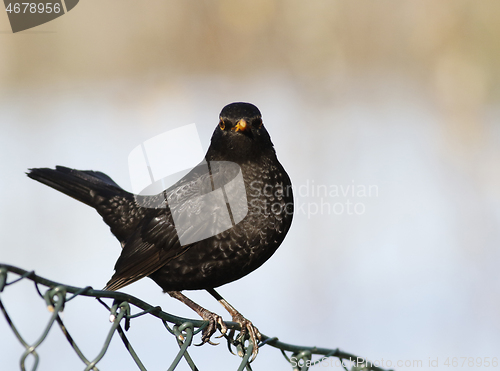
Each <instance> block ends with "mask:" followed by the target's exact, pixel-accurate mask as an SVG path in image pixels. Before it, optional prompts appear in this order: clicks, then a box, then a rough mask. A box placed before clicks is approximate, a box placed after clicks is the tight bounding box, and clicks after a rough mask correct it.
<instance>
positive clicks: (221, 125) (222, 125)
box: [219, 119, 226, 130]
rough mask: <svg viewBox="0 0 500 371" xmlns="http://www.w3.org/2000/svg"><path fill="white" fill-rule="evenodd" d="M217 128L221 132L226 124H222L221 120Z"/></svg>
mask: <svg viewBox="0 0 500 371" xmlns="http://www.w3.org/2000/svg"><path fill="white" fill-rule="evenodd" d="M219 127H220V129H221V130H224V128H225V127H226V124H224V121H222V119H221V120H220V121H219Z"/></svg>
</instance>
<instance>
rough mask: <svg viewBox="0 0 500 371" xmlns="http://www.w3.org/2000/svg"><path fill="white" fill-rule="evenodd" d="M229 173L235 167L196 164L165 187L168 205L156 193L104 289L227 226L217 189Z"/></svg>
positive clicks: (130, 279)
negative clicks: (169, 186) (198, 165)
mask: <svg viewBox="0 0 500 371" xmlns="http://www.w3.org/2000/svg"><path fill="white" fill-rule="evenodd" d="M228 173H230V174H229V175H228ZM231 176H233V177H234V167H232V168H231V169H230V170H225V169H222V170H221V169H220V168H217V169H216V170H215V171H213V172H212V174H210V173H209V172H208V169H207V171H204V170H203V169H201V170H200V169H195V170H193V171H192V172H191V173H189V174H188V175H186V177H184V178H183V179H181V181H179V182H178V183H177V184H175V185H174V186H173V187H171V188H169V189H168V190H167V191H166V193H167V200H168V202H167V204H168V206H166V207H159V205H160V203H159V199H160V198H161V197H164V196H163V195H161V194H160V195H157V196H154V197H157V198H156V199H155V200H154V201H152V202H151V205H155V206H156V207H154V208H153V207H152V208H150V209H148V210H147V211H146V212H145V215H144V218H143V220H142V222H141V223H140V224H139V225H138V226H137V228H136V230H135V232H134V233H133V234H132V236H131V237H130V238H129V239H128V240H127V242H126V243H125V245H124V247H123V250H122V253H121V255H120V258H119V259H118V261H117V262H116V265H115V274H114V275H113V277H112V278H111V280H110V281H109V282H108V284H107V285H106V289H107V290H118V289H120V288H122V287H124V286H127V285H129V284H131V283H133V282H135V281H137V280H139V279H141V278H143V277H146V276H149V275H150V274H152V273H154V272H155V271H157V270H158V269H160V268H161V267H162V266H164V265H165V264H167V263H168V262H169V261H170V260H172V259H175V258H176V257H178V256H180V255H182V254H183V253H184V252H186V251H187V250H188V249H189V248H190V247H191V246H192V245H193V244H194V243H196V242H198V241H201V240H204V239H206V238H209V237H212V236H215V235H217V234H218V233H221V232H223V231H224V230H227V229H229V228H231V227H232V226H233V224H232V221H231V216H230V214H229V212H228V209H227V205H226V201H225V198H224V194H223V192H222V190H221V189H220V186H221V185H223V184H225V182H226V181H227V180H228V179H230V178H231ZM217 186H219V188H216V187H217ZM212 187H214V188H215V189H214V188H212ZM150 200H153V199H152V198H151V199H150ZM164 206H165V204H164Z"/></svg>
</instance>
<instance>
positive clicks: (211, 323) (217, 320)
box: [196, 310, 227, 346]
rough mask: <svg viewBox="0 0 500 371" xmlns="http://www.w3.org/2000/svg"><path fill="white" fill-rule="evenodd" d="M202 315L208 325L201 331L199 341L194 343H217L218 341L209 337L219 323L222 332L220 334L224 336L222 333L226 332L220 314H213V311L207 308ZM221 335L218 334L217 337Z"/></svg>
mask: <svg viewBox="0 0 500 371" xmlns="http://www.w3.org/2000/svg"><path fill="white" fill-rule="evenodd" d="M202 317H203V319H204V320H205V321H208V325H207V327H205V328H204V329H203V331H202V332H201V343H200V344H196V345H197V346H200V345H203V344H205V343H209V344H210V345H218V344H219V343H214V342H212V341H211V340H210V338H211V337H212V335H213V334H215V332H216V331H217V325H219V328H220V332H221V334H222V335H221V336H224V334H226V332H227V326H226V324H225V323H224V321H223V320H222V317H221V316H219V315H218V314H215V313H213V312H210V311H208V310H207V311H206V312H205V313H203V316H202ZM221 336H219V337H221Z"/></svg>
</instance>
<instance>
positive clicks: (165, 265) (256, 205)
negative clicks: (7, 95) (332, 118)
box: [27, 103, 293, 359]
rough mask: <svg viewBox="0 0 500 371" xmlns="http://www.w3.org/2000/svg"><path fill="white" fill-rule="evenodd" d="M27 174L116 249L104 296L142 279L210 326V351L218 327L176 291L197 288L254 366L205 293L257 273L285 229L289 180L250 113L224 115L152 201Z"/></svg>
mask: <svg viewBox="0 0 500 371" xmlns="http://www.w3.org/2000/svg"><path fill="white" fill-rule="evenodd" d="M167 161H175V159H167ZM27 175H28V176H29V177H30V178H32V179H35V180H37V181H39V182H41V183H44V184H46V185H48V186H50V187H52V188H55V189H57V190H58V191H61V192H63V193H65V194H67V195H69V196H71V197H73V198H75V199H77V200H78V201H81V202H83V203H85V204H87V205H89V206H91V207H93V208H95V209H96V210H97V212H98V213H99V214H100V215H101V216H102V218H103V219H104V222H105V223H106V224H108V225H109V227H110V229H111V232H112V233H113V234H114V235H115V236H116V238H118V240H119V241H120V242H121V245H122V248H123V249H122V253H121V255H120V257H119V259H118V261H117V262H116V265H115V274H114V275H113V277H112V278H111V280H110V281H109V282H108V283H107V285H106V287H105V289H107V290H118V289H121V288H122V287H124V286H127V285H129V284H131V283H133V282H135V281H137V280H139V279H141V278H143V277H146V276H147V277H150V278H151V279H153V280H154V281H155V282H156V283H157V284H158V285H159V286H160V287H161V288H162V289H163V290H164V292H167V293H168V294H170V295H171V296H172V297H174V298H176V299H178V300H180V301H182V302H184V303H185V304H187V305H188V306H189V307H190V308H192V309H193V310H194V311H196V312H197V313H198V314H199V315H200V316H201V317H202V318H203V319H205V320H207V321H209V325H208V326H207V327H206V328H205V329H204V331H203V333H202V344H203V343H206V342H210V338H211V336H212V335H213V334H214V332H215V331H216V329H217V325H219V326H220V330H221V332H222V333H223V334H224V333H226V331H227V327H226V325H225V324H224V322H223V321H222V318H221V317H220V316H218V315H217V314H215V313H212V312H210V311H208V310H206V309H204V308H202V307H201V306H199V305H198V304H196V303H194V302H193V301H191V300H190V299H189V298H187V297H186V296H184V295H183V294H182V293H181V292H180V291H182V290H200V289H205V290H207V291H208V292H209V293H210V294H211V295H213V296H214V297H215V298H216V299H217V300H218V301H219V302H220V303H221V304H222V305H223V306H224V307H225V308H226V310H228V312H229V313H230V314H231V316H232V318H233V321H235V322H238V323H240V325H241V334H240V336H242V337H243V338H244V337H245V335H247V334H248V335H249V337H250V339H251V341H252V342H253V344H254V350H253V358H255V356H256V354H257V350H258V347H257V341H258V340H260V338H261V335H260V333H259V331H258V330H257V328H256V327H255V326H253V324H252V323H251V322H250V321H248V320H247V319H245V318H244V317H243V316H242V315H241V314H240V313H239V312H238V311H236V310H235V309H234V308H233V307H232V306H231V305H230V304H229V303H227V302H226V301H225V300H224V299H223V298H222V297H221V296H220V295H219V294H218V293H217V292H216V291H215V290H214V288H215V287H218V286H221V285H224V284H226V283H228V282H232V281H235V280H237V279H240V278H241V277H243V276H245V275H247V274H249V273H250V272H252V271H253V270H255V269H257V268H258V267H260V266H261V265H262V264H263V263H264V262H265V261H266V260H268V259H269V258H270V257H271V255H273V253H274V252H275V251H276V249H277V248H278V247H279V246H280V244H281V243H282V241H283V239H284V238H285V235H286V234H287V232H288V230H289V228H290V225H291V222H292V216H293V195H292V188H291V182H290V178H289V177H288V174H287V173H286V171H285V169H284V168H283V166H282V165H281V164H280V162H279V161H278V159H277V157H276V152H275V150H274V146H273V143H272V142H271V138H270V136H269V134H268V132H267V130H266V128H265V127H264V125H263V123H262V117H261V113H260V111H259V110H258V108H257V107H255V106H254V105H252V104H250V103H231V104H229V105H227V106H225V107H224V108H223V109H222V111H221V113H220V117H219V125H218V126H217V128H216V129H215V131H214V133H213V135H212V139H211V144H210V147H209V149H208V151H207V154H206V156H205V159H204V161H203V162H202V163H201V164H200V166H198V167H196V168H194V169H193V170H192V171H191V172H190V173H188V174H187V175H186V176H185V177H183V178H182V179H181V180H179V181H178V182H177V183H176V184H174V185H173V186H171V187H170V188H168V189H167V190H165V191H164V192H162V193H160V194H158V195H155V196H138V195H134V194H132V193H129V192H127V191H125V190H123V189H122V188H120V186H118V184H116V183H115V182H114V181H113V180H112V179H111V178H110V177H109V176H107V175H106V174H103V173H101V172H97V171H90V170H85V171H82V170H74V169H69V168H66V167H62V166H56V168H55V169H48V168H39V169H30V172H29V173H28V174H27ZM210 195H212V196H214V197H210ZM215 196H217V197H215ZM221 197H223V198H221ZM221 200H223V201H222V203H221ZM228 216H229V218H228ZM228 220H229V223H230V224H229V225H228ZM233 335H234V332H232V333H231V334H230V336H231V337H232V336H233ZM253 358H252V359H253Z"/></svg>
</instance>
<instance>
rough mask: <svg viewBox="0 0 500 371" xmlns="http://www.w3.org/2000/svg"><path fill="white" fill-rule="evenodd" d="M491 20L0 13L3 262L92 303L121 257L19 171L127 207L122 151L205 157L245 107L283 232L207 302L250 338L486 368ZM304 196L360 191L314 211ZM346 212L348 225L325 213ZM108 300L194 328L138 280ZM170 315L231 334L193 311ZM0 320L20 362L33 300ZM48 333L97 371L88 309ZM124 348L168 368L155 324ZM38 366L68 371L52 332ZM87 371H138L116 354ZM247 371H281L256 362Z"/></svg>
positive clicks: (149, 7)
mask: <svg viewBox="0 0 500 371" xmlns="http://www.w3.org/2000/svg"><path fill="white" fill-rule="evenodd" d="M499 19H500V3H499V2H498V1H495V0H491V1H487V0H485V1H474V2H471V1H463V0H453V1H451V0H449V1H446V0H443V1H431V0H420V1H405V2H396V1H386V0H379V1H368V0H367V1H317V0H312V1H307V2H304V1H295V0H287V1H284V0H281V1H269V0H253V1H250V0H245V1H239V0H238V1H234V0H231V1H230V0H219V1H215V0H214V1H210V0H204V1H198V2H194V1H184V2H173V1H149V2H137V1H130V0H85V1H80V3H79V4H78V5H77V6H76V7H75V8H74V9H73V10H71V12H69V13H68V14H66V15H64V16H62V17H60V18H58V19H56V20H54V21H52V22H50V23H47V24H44V25H41V26H39V27H36V28H33V29H30V30H27V31H23V32H20V33H16V34H12V32H11V30H10V25H9V23H8V18H7V14H6V13H3V12H2V14H0V98H1V99H0V123H1V135H0V151H1V153H0V155H1V167H2V177H1V181H0V190H1V194H2V195H3V197H2V201H1V203H0V207H1V212H0V233H1V236H2V244H1V247H0V261H1V262H3V263H7V264H12V265H16V266H19V267H21V268H24V269H26V270H35V271H36V272H37V273H38V274H39V275H42V276H45V277H47V278H49V279H52V280H55V281H58V282H62V283H65V284H69V285H75V286H82V287H84V286H88V285H90V286H93V287H94V288H100V287H103V286H104V285H105V283H106V282H107V281H108V279H109V278H110V277H111V275H112V273H113V266H114V263H115V260H116V259H117V257H118V256H119V253H120V245H119V243H118V242H117V241H116V239H115V238H114V237H113V236H112V235H111V233H110V232H109V229H108V227H107V226H106V225H105V224H104V223H103V222H102V220H101V218H100V217H99V215H98V214H97V213H96V212H95V211H94V210H92V209H91V208H89V207H87V206H86V205H83V204H80V203H78V202H77V201H75V200H73V199H71V198H69V197H67V196H65V195H63V194H61V193H58V192H56V191H54V190H52V189H50V188H48V187H46V186H43V185H41V184H38V183H36V182H34V181H32V180H30V179H28V178H27V177H26V176H25V172H26V171H27V169H28V168H31V167H53V166H55V165H64V166H69V167H74V168H77V169H93V170H100V171H103V172H105V173H107V174H108V175H110V176H111V177H112V178H113V179H114V180H115V181H117V182H118V183H119V184H121V185H122V186H123V187H124V188H126V189H130V180H129V175H128V163H127V158H128V155H129V153H130V151H131V150H132V149H133V148H134V147H136V146H137V145H139V144H140V143H141V142H143V141H144V140H147V139H149V138H151V137H153V136H155V135H158V134H161V133H163V132H165V131H167V130H170V129H173V128H176V127H179V126H183V125H187V124H191V123H196V125H197V128H198V132H199V134H200V138H201V142H202V144H203V146H204V149H206V148H208V145H209V141H210V137H211V134H212V132H213V130H214V129H215V127H216V125H217V123H218V114H219V112H220V110H221V108H222V107H223V106H224V105H225V104H227V103H230V102H234V101H249V102H252V103H254V104H256V105H257V106H258V107H259V108H260V110H261V112H262V114H263V118H264V123H265V125H266V127H267V129H268V131H269V132H270V134H271V137H272V139H273V142H274V144H275V147H276V150H277V154H278V158H279V159H280V161H281V162H282V164H283V165H284V167H285V168H286V169H287V171H288V173H289V175H290V177H291V179H292V182H293V183H294V186H295V189H296V194H295V202H296V205H297V211H296V215H295V217H294V222H293V225H292V228H291V230H290V232H289V234H288V236H287V238H286V239H285V241H284V243H283V244H282V246H281V247H280V249H279V250H278V251H277V252H276V254H275V255H274V256H273V257H272V258H271V259H270V260H269V261H268V262H267V263H266V264H264V265H263V266H262V267H261V268H260V269H259V270H257V271H255V272H253V273H252V274H250V275H249V276H247V277H245V278H243V279H241V280H239V281H237V282H234V283H231V284H228V285H226V286H223V287H222V288H221V289H220V293H221V294H222V295H223V296H224V297H225V298H226V299H227V300H228V301H229V302H230V303H232V304H233V305H234V306H235V307H236V308H238V309H240V310H241V311H242V312H243V314H244V315H245V316H246V317H247V318H249V319H250V320H252V321H253V322H254V324H256V326H257V327H258V328H259V329H260V330H261V331H262V332H263V333H265V334H266V335H269V336H277V337H279V338H280V340H282V341H285V342H289V343H293V344H300V345H307V346H313V345H317V346H319V347H328V348H336V347H340V348H341V349H342V350H345V351H348V352H351V353H354V354H358V355H360V356H362V357H367V358H369V359H371V360H374V361H379V362H380V361H381V360H382V359H383V360H385V361H387V360H391V361H392V362H393V363H392V368H396V369H413V368H415V367H412V366H409V367H405V366H403V367H396V362H397V361H398V360H402V361H403V362H404V361H407V360H410V361H412V362H413V361H415V360H417V361H418V360H421V361H422V365H423V367H419V368H418V369H427V368H432V369H436V367H428V366H429V360H433V361H434V360H436V359H437V360H438V367H437V368H440V369H441V368H442V369H448V367H446V366H445V365H444V363H445V361H446V359H447V358H448V357H450V359H451V357H474V360H476V359H477V358H481V359H482V360H483V361H484V359H485V357H490V360H491V359H492V357H500V351H499V349H500V316H499V313H500V274H499V273H498V264H499V262H500V248H499V247H500V166H499V163H500V68H499V66H500V43H499V42H498V40H499V37H500V22H499V21H498V20H499ZM170 160H175V159H165V161H170ZM317 186H325V187H327V188H328V189H329V190H332V189H344V190H348V189H349V190H351V191H352V189H356V192H355V193H352V192H350V191H347V192H344V194H343V193H342V192H339V193H338V194H335V193H331V194H330V193H329V194H328V195H320V196H318V195H317V193H316V192H315V193H313V191H314V190H317V188H314V187H317ZM369 186H372V188H371V189H372V192H371V193H368V192H366V194H363V193H358V192H357V191H358V190H359V189H362V188H363V187H366V189H368V187H369ZM342 187H343V188H342ZM348 187H351V188H348ZM360 187H361V188H360ZM374 190H376V192H375V191H374ZM348 203H352V205H355V204H356V205H358V208H357V209H356V210H357V211H358V212H357V213H356V212H351V213H349V212H348V210H347V207H345V208H343V209H342V212H340V210H341V208H340V207H339V206H337V208H336V209H335V208H333V206H334V205H336V204H341V205H344V206H345V205H347V204H348ZM322 204H323V205H325V204H328V205H330V207H331V209H329V210H330V211H328V208H327V207H326V206H325V207H324V208H321V205H322ZM359 204H361V206H359ZM314 210H316V212H314ZM333 210H336V211H335V212H334V211H333ZM352 210H354V209H352ZM361 211H362V212H361ZM10 277H11V279H12V278H13V277H14V276H10ZM123 291H125V292H128V293H131V294H132V295H135V296H138V297H139V298H141V299H142V300H144V301H146V302H148V303H150V304H152V305H160V306H161V307H162V308H163V310H165V311H167V312H170V313H173V314H176V315H181V316H186V317H190V318H196V315H195V314H194V313H193V312H191V311H190V310H189V308H187V307H185V306H184V305H182V304H180V303H177V302H176V301H175V300H174V299H171V298H170V297H168V296H167V295H164V294H163V293H162V292H161V289H160V288H159V287H158V286H157V285H156V284H155V283H154V282H153V281H151V280H148V279H144V280H142V281H140V282H137V283H135V284H133V285H131V286H130V287H127V288H125V289H124V290H123ZM187 294H188V296H190V297H191V298H192V299H194V300H195V301H198V302H199V303H200V304H202V305H205V306H206V307H208V308H209V309H211V310H213V311H217V312H218V313H220V314H222V315H223V316H224V317H225V318H227V319H228V320H229V316H227V315H226V314H225V313H224V311H223V309H222V307H220V305H219V304H218V303H216V302H215V301H214V300H213V299H212V298H211V297H209V295H208V294H207V293H204V292H193V293H189V292H188V293H187ZM2 300H3V301H4V303H5V305H6V308H7V310H8V311H9V313H10V314H11V316H12V317H13V321H14V323H15V324H16V325H18V326H19V330H20V332H21V334H23V335H24V336H25V338H26V339H27V340H28V342H34V341H35V340H36V339H37V338H38V336H39V334H40V333H41V331H42V330H43V327H44V325H45V323H46V321H47V320H48V318H49V315H50V313H49V312H48V311H47V310H46V307H45V305H44V303H43V302H42V301H41V300H40V299H38V296H37V294H36V292H35V290H34V288H33V285H32V284H28V283H20V284H17V285H14V286H9V287H7V288H6V289H5V291H4V293H2ZM64 321H65V322H66V323H67V326H68V329H69V331H70V333H71V334H72V336H73V337H74V338H75V341H76V342H77V344H78V345H79V346H80V347H81V349H82V351H83V352H84V354H85V355H86V356H87V357H89V358H92V357H94V356H96V355H97V353H98V352H99V350H100V349H101V346H102V344H103V343H104V338H105V336H106V334H107V331H108V328H109V322H108V313H106V311H105V309H104V308H102V307H101V305H100V304H98V303H96V302H95V300H93V299H90V298H81V299H76V300H73V301H71V302H70V303H68V305H67V306H66V310H65V318H64ZM0 333H1V334H2V336H1V337H0V344H1V346H0V360H1V363H2V369H5V370H15V369H18V368H19V358H20V357H21V354H22V352H23V350H24V348H22V347H21V345H20V344H19V343H18V341H17V340H16V339H15V337H14V335H13V334H12V331H11V330H10V328H8V326H7V324H6V322H5V320H4V319H3V317H0ZM128 336H129V338H130V341H131V343H132V345H133V346H134V347H135V349H136V351H137V353H138V354H139V356H140V358H141V359H142V360H143V362H144V364H145V366H146V367H147V368H148V370H164V369H166V368H168V366H169V365H170V362H171V360H172V359H173V358H174V356H175V354H176V353H177V349H178V347H177V345H176V344H175V341H174V339H173V337H171V336H170V335H169V334H167V333H166V332H165V330H164V329H163V326H162V324H161V323H160V322H159V321H154V320H152V319H148V318H145V317H141V318H139V319H137V320H135V321H132V327H131V329H130V330H129V333H128ZM38 353H39V354H40V364H39V368H38V369H39V370H42V371H43V370H51V371H52V370H70V369H71V370H76V369H83V368H84V367H83V363H81V362H80V361H79V359H78V358H77V356H76V355H75V353H74V351H73V350H72V349H71V348H70V346H69V344H68V343H67V341H66V340H65V338H64V337H63V335H62V334H61V332H60V331H59V330H53V331H51V333H50V334H49V337H48V340H47V341H45V342H44V343H43V344H42V346H41V347H40V348H39V349H38ZM190 353H191V355H192V357H193V358H194V360H195V362H196V363H197V364H198V365H199V366H200V368H201V369H202V370H220V369H236V368H237V365H238V364H239V359H238V357H235V356H232V355H231V354H229V353H228V352H227V349H226V347H225V345H224V344H221V345H219V346H217V347H211V346H209V345H205V346H203V347H200V348H192V349H191V351H190ZM30 362H31V363H30ZM475 362H476V361H475ZM31 364H32V360H30V361H28V365H31ZM407 364H408V363H407ZM384 365H385V364H384ZM434 365H435V363H434ZM98 367H99V369H100V370H117V369H127V370H133V369H134V367H135V366H134V364H133V361H132V359H131V357H130V356H129V355H128V353H126V352H125V350H124V347H123V344H122V343H121V340H120V339H119V338H118V337H115V338H114V339H113V341H112V344H111V348H110V350H109V353H108V354H107V355H106V356H105V357H104V359H103V360H102V361H101V362H100V363H99V364H98ZM253 368H254V369H255V370H270V369H273V370H288V369H290V366H289V365H288V364H287V363H286V361H285V360H284V359H283V357H282V356H281V354H280V352H279V351H278V350H275V349H272V348H270V347H263V348H262V349H261V351H260V353H259V356H258V358H257V360H256V361H255V363H254V364H253ZM468 368H469V369H470V368H471V367H470V366H469V367H468ZM472 368H479V367H478V363H474V367H472ZM179 369H180V370H187V369H188V367H187V364H186V363H185V362H184V361H181V363H180V366H179Z"/></svg>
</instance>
